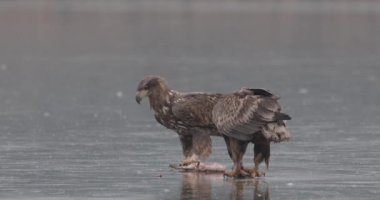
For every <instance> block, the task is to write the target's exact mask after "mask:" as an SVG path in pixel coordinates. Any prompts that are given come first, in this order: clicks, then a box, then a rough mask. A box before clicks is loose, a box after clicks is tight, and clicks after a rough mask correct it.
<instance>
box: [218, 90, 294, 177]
mask: <svg viewBox="0 0 380 200" xmlns="http://www.w3.org/2000/svg"><path fill="white" fill-rule="evenodd" d="M277 100H278V97H276V96H274V95H273V94H271V93H270V92H268V91H266V90H261V89H248V88H242V89H241V90H239V91H237V92H235V93H232V94H229V95H225V96H224V97H222V98H221V99H220V100H219V101H218V103H216V105H215V106H214V109H213V121H214V123H215V125H216V127H217V128H218V130H219V132H220V133H221V134H223V137H224V139H225V142H226V145H227V149H228V153H229V155H230V157H231V159H232V160H233V162H234V169H233V171H232V172H230V173H226V175H227V176H245V175H247V171H248V172H249V173H250V174H251V175H252V176H260V175H261V174H260V173H259V172H258V166H259V164H260V163H261V162H262V161H265V162H266V164H267V166H268V164H269V156H270V142H281V141H284V140H287V139H289V137H290V134H289V132H288V130H287V129H286V127H285V123H284V120H290V117H289V115H287V114H285V113H281V106H280V104H279V103H278V101H277ZM250 142H252V143H254V144H255V147H254V162H255V168H254V169H253V170H244V169H243V166H242V163H241V160H242V157H243V155H244V153H245V151H246V147H247V145H248V143H250Z"/></svg>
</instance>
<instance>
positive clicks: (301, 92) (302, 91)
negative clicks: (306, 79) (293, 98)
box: [298, 88, 309, 94]
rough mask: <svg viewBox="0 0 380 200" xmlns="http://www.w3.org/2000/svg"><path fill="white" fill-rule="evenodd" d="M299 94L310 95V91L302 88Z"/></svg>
mask: <svg viewBox="0 0 380 200" xmlns="http://www.w3.org/2000/svg"><path fill="white" fill-rule="evenodd" d="M298 93H300V94H308V93H309V90H308V89H307V88H300V89H299V90H298Z"/></svg>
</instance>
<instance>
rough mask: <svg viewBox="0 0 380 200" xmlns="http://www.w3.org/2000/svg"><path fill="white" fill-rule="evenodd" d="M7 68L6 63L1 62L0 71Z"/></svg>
mask: <svg viewBox="0 0 380 200" xmlns="http://www.w3.org/2000/svg"><path fill="white" fill-rule="evenodd" d="M7 69H8V66H7V65H6V64H2V65H1V67H0V70H1V71H5V70H7Z"/></svg>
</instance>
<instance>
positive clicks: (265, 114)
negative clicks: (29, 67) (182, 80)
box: [136, 76, 290, 170]
mask: <svg viewBox="0 0 380 200" xmlns="http://www.w3.org/2000/svg"><path fill="white" fill-rule="evenodd" d="M143 97H148V98H149V103H150V106H151V108H152V109H153V111H154V116H155V118H156V120H157V122H158V123H160V124H162V125H163V126H165V127H166V128H168V129H171V130H174V131H175V132H177V133H178V135H179V138H180V141H181V145H182V150H183V154H184V156H185V160H186V159H189V158H191V159H196V160H197V159H198V158H201V159H205V158H207V157H208V156H209V155H210V154H211V152H212V148H211V146H212V145H211V138H210V136H212V135H216V136H223V138H224V139H225V141H226V145H227V149H228V153H229V155H230V157H231V159H232V160H233V161H234V164H235V169H237V170H238V169H240V168H241V166H240V165H241V160H242V157H243V155H244V153H245V151H246V147H247V145H248V143H250V142H252V143H254V144H255V147H254V154H255V165H258V164H259V163H260V162H262V161H265V162H266V163H267V165H268V163H269V156H270V146H269V145H270V142H280V141H283V140H286V139H288V138H289V136H290V134H289V132H288V131H287V129H286V128H285V123H284V120H289V119H290V117H289V116H288V115H287V114H284V113H281V107H280V104H279V103H278V101H277V100H278V97H276V96H275V95H273V94H272V93H270V92H269V91H267V90H263V89H249V88H242V89H240V90H239V91H237V92H234V93H229V94H219V93H201V92H195V93H183V92H177V91H175V90H171V89H170V88H169V87H168V85H167V83H166V82H165V80H164V79H162V78H160V77H158V76H147V77H145V78H144V79H143V80H142V81H141V82H140V84H139V85H138V88H137V94H136V101H137V102H138V103H140V101H141V99H142V98H143Z"/></svg>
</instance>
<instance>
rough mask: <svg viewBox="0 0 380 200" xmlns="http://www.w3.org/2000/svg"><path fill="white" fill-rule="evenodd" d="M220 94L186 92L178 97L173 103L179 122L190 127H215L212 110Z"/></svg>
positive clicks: (174, 113)
mask: <svg viewBox="0 0 380 200" xmlns="http://www.w3.org/2000/svg"><path fill="white" fill-rule="evenodd" d="M219 97H220V95H218V94H207V93H186V94H183V95H181V96H180V97H178V98H177V99H176V100H175V101H174V102H173V105H172V112H173V115H174V116H175V118H176V120H177V122H179V123H180V124H182V125H184V126H188V127H203V128H211V127H215V126H214V124H213V121H212V110H213V107H214V105H215V103H216V102H217V100H218V98H219Z"/></svg>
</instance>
